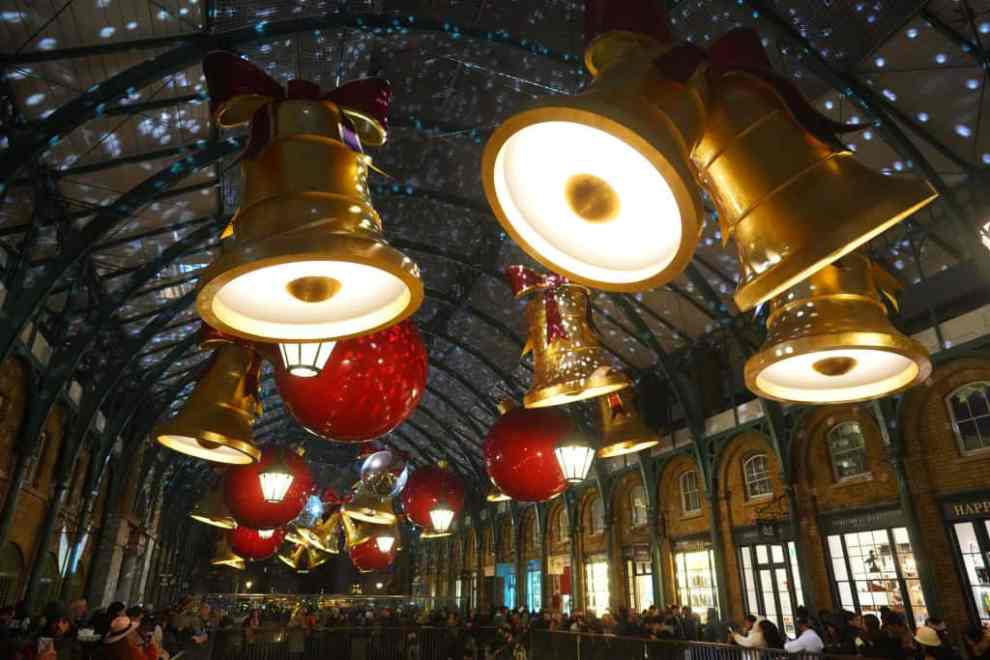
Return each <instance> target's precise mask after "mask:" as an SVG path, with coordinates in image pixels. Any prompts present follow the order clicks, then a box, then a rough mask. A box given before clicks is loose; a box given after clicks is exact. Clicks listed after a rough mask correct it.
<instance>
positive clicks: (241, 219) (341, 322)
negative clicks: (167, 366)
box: [196, 52, 423, 343]
mask: <svg viewBox="0 0 990 660" xmlns="http://www.w3.org/2000/svg"><path fill="white" fill-rule="evenodd" d="M203 70H204V73H205V75H206V80H207V85H208V86H209V90H210V97H211V108H212V111H213V117H214V119H215V121H216V122H217V124H218V125H219V126H221V127H225V128H226V127H232V126H239V125H242V124H246V123H250V125H251V140H250V142H249V144H248V147H247V150H246V152H245V154H244V157H243V158H242V160H241V170H242V173H243V179H244V189H243V190H244V191H243V194H242V197H241V205H240V208H239V209H238V211H237V213H236V215H235V216H234V219H233V220H232V222H231V224H230V225H229V226H228V228H227V230H226V231H225V232H224V235H223V237H222V238H223V240H222V241H221V253H220V256H219V257H218V258H217V259H216V260H215V261H214V262H213V263H212V264H211V265H210V266H209V268H207V270H206V272H205V273H204V274H203V277H202V278H201V280H200V281H201V284H200V290H199V293H198V295H197V299H196V307H197V310H198V312H199V314H200V316H201V317H202V318H203V319H204V320H206V321H207V322H208V323H210V324H211V325H213V326H215V327H217V328H218V329H220V330H222V331H224V332H228V333H231V334H234V335H238V336H240V337H243V338H247V339H252V340H257V341H265V342H280V343H294V342H295V343H298V342H319V341H327V340H332V339H342V338H346V337H353V336H357V335H363V334H367V333H370V332H373V331H375V330H379V329H382V328H385V327H387V326H390V325H392V324H395V323H397V322H399V321H401V320H402V319H404V318H406V317H407V316H409V315H411V314H412V313H413V312H415V311H416V309H417V308H418V307H419V305H420V303H421V302H422V299H423V285H422V282H420V280H419V269H418V268H417V266H416V264H415V263H413V262H412V261H411V260H410V259H408V258H407V257H405V256H404V255H403V254H402V253H401V252H399V251H398V250H396V249H394V248H392V247H390V246H389V245H388V244H387V243H386V242H385V240H384V238H383V234H382V222H381V218H380V217H379V215H378V212H377V211H375V208H374V207H373V206H372V204H371V199H370V196H369V190H368V181H367V176H368V170H369V168H370V167H371V158H370V157H369V156H368V155H367V154H365V153H364V152H363V146H362V144H382V143H384V141H385V137H386V129H385V126H386V113H387V110H388V99H389V89H388V84H387V83H386V82H385V81H381V80H361V81H356V82H354V83H350V84H347V85H344V86H343V87H340V88H337V89H335V90H333V91H331V92H328V93H323V92H322V91H321V90H320V89H319V87H318V86H317V85H314V84H313V83H309V82H305V81H291V82H290V83H289V85H288V88H287V90H286V89H282V87H280V86H279V85H278V84H276V83H275V81H273V80H272V79H271V78H269V77H268V76H267V75H266V74H265V73H264V72H262V71H261V70H260V69H258V68H256V67H255V66H253V65H252V64H250V63H248V62H246V61H244V60H242V59H240V58H238V57H237V56H235V55H233V54H231V53H223V52H216V53H211V54H209V55H208V56H207V57H206V59H205V60H204V62H203Z"/></svg>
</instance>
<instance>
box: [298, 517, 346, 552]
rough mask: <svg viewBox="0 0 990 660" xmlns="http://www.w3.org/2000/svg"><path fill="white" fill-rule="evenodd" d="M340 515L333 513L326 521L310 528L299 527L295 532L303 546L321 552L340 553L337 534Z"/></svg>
mask: <svg viewBox="0 0 990 660" xmlns="http://www.w3.org/2000/svg"><path fill="white" fill-rule="evenodd" d="M340 526H341V514H340V513H339V512H334V513H332V514H331V515H329V516H327V519H326V520H324V521H322V522H319V523H317V524H316V525H313V526H312V527H299V528H297V529H296V530H295V532H296V534H297V536H298V538H300V539H302V541H303V545H308V546H311V547H313V548H316V549H317V550H320V551H321V552H326V553H329V554H334V555H335V554H338V553H339V552H340V542H339V540H338V539H339V532H340Z"/></svg>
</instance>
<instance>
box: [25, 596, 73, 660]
mask: <svg viewBox="0 0 990 660" xmlns="http://www.w3.org/2000/svg"><path fill="white" fill-rule="evenodd" d="M42 616H43V621H42V625H41V629H40V630H38V632H37V634H36V635H35V636H34V637H33V639H32V641H31V646H33V647H34V649H35V658H36V660H63V659H68V658H69V657H70V655H72V648H71V647H72V646H73V644H74V642H75V640H74V638H73V637H72V636H71V635H70V634H69V631H71V630H72V622H71V621H70V617H69V612H68V610H67V609H66V608H65V607H64V606H63V605H62V604H61V603H58V602H54V601H53V602H51V603H48V605H46V606H45V610H44V612H43V614H42Z"/></svg>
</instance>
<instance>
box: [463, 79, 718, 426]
mask: <svg viewBox="0 0 990 660" xmlns="http://www.w3.org/2000/svg"><path fill="white" fill-rule="evenodd" d="M568 98H569V99H570V100H571V101H572V103H574V104H575V106H579V105H580V104H581V102H582V101H583V99H581V98H580V97H579V96H572V97H568ZM559 102H560V101H559V99H556V98H555V99H554V100H553V101H552V104H549V103H548V104H547V105H543V106H536V107H534V108H530V109H528V110H523V111H522V112H520V113H518V114H515V115H513V116H512V117H509V118H508V119H507V120H505V121H504V122H502V124H500V125H499V126H498V128H496V129H495V131H494V132H493V133H492V135H491V137H490V138H489V139H488V142H487V144H486V145H485V149H484V152H483V154H482V157H481V183H482V187H483V188H484V191H485V197H486V198H487V199H488V205H489V206H490V207H491V209H492V211H493V212H494V214H495V218H496V219H497V220H498V223H499V224H500V225H501V226H502V229H504V230H505V232H506V233H507V234H508V235H509V236H510V237H511V238H512V240H513V241H514V242H515V243H516V245H518V246H519V247H521V248H522V249H523V251H524V252H525V253H526V254H528V255H529V256H530V257H532V258H533V259H534V260H536V261H537V262H539V263H541V264H543V265H544V266H546V267H547V268H549V269H550V270H552V271H554V272H556V273H559V274H561V275H564V276H565V277H567V278H568V279H569V280H572V281H573V282H576V283H578V284H583V285H585V286H589V287H592V288H595V289H600V290H603V291H611V292H620V293H636V292H641V291H648V290H650V289H654V288H656V287H658V286H662V285H664V284H667V283H668V282H670V281H672V280H673V279H675V278H676V277H677V276H678V275H680V274H681V273H682V272H683V271H684V269H685V268H687V265H688V263H689V262H690V261H691V258H692V257H693V256H694V251H695V249H696V247H697V245H698V241H699V239H700V237H701V230H702V228H703V224H702V222H701V218H702V213H703V212H702V208H703V207H702V205H701V197H700V192H699V190H698V188H697V186H696V185H695V184H694V182H693V180H692V179H691V176H690V173H689V171H688V170H686V169H685V170H683V171H682V170H679V169H678V168H677V166H676V165H674V163H673V162H672V161H671V160H669V159H668V158H667V157H666V156H665V155H664V154H663V153H662V152H661V151H660V150H659V149H658V148H657V147H655V146H653V145H651V144H650V143H649V141H647V140H646V139H645V138H643V137H642V136H640V135H639V134H638V133H637V132H636V131H634V130H633V129H631V128H629V127H627V126H625V125H623V124H622V123H620V122H619V121H616V120H615V119H612V118H610V117H607V116H604V115H602V114H599V113H596V112H594V111H592V110H590V109H584V108H581V107H569V106H562V105H559ZM556 121H564V122H571V123H576V124H582V125H584V126H588V127H591V128H595V129H598V130H600V131H604V132H605V133H608V134H609V135H611V136H613V137H615V138H618V139H619V140H621V141H622V142H624V143H625V144H627V145H628V146H630V147H631V148H632V149H634V150H635V151H637V152H638V153H639V154H640V155H641V156H643V157H644V158H646V160H648V161H649V162H650V164H652V165H653V166H654V167H655V168H656V169H657V171H658V172H659V173H660V176H661V177H662V178H663V179H664V181H665V182H666V183H667V186H668V187H669V188H670V191H671V193H672V194H673V197H674V200H675V202H676V204H677V209H678V211H679V212H680V222H681V241H680V245H679V246H678V248H677V251H676V252H675V253H674V256H673V257H672V258H671V259H670V261H669V262H668V263H667V264H666V265H665V266H664V267H663V268H661V269H659V270H658V271H657V272H656V273H653V274H652V275H650V276H649V277H645V278H641V279H638V280H635V281H625V282H623V281H619V282H614V281H605V280H597V279H594V278H590V277H587V276H585V275H582V274H580V273H577V272H575V271H574V270H572V269H570V268H567V267H565V266H564V265H562V264H559V263H556V262H555V261H551V260H550V259H548V258H547V257H546V256H544V255H543V254H542V253H541V252H540V251H539V250H538V249H537V248H536V247H535V246H534V245H532V244H531V243H530V242H529V241H527V240H526V239H525V238H524V237H523V236H522V235H521V234H520V232H519V231H518V230H517V229H516V227H515V225H514V224H513V223H512V221H511V220H509V218H508V216H507V215H506V213H505V210H504V209H503V207H502V204H501V202H500V201H499V198H498V194H497V192H496V190H495V170H496V168H495V164H496V162H497V159H498V156H499V154H500V153H501V151H502V148H503V147H504V146H505V144H506V142H508V140H509V138H511V137H512V136H513V135H515V134H516V133H517V132H519V131H521V130H522V129H524V128H526V127H528V126H532V125H535V124H539V123H544V122H556ZM527 407H530V406H529V405H527Z"/></svg>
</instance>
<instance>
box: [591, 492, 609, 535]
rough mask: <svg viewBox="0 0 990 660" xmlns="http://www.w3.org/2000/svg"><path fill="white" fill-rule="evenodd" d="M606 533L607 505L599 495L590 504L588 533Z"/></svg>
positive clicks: (594, 496) (593, 497)
mask: <svg viewBox="0 0 990 660" xmlns="http://www.w3.org/2000/svg"><path fill="white" fill-rule="evenodd" d="M603 531H605V503H604V502H602V498H601V497H600V496H598V495H593V496H592V498H591V501H590V502H588V533H589V534H601V533H602V532H603Z"/></svg>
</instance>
